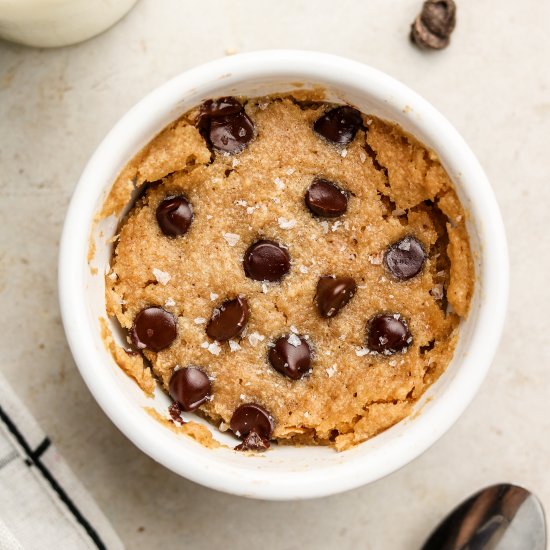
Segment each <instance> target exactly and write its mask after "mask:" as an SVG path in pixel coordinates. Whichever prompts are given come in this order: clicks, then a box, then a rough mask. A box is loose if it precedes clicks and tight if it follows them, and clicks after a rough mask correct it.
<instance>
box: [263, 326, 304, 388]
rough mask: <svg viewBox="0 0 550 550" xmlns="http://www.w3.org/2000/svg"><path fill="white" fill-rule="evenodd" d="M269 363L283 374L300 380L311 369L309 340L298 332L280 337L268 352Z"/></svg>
mask: <svg viewBox="0 0 550 550" xmlns="http://www.w3.org/2000/svg"><path fill="white" fill-rule="evenodd" d="M267 357H268V359H269V363H270V364H271V366H272V367H273V368H274V369H275V370H276V371H279V372H280V373H281V374H284V375H285V376H288V377H289V378H292V380H299V379H300V378H302V377H303V376H305V375H306V374H308V373H309V371H310V370H311V348H310V347H309V344H308V343H307V340H306V339H305V338H303V337H301V336H298V335H297V334H293V333H292V334H289V335H286V336H282V337H281V338H279V339H278V340H277V341H276V342H275V344H274V345H273V347H271V348H269V352H268V354H267Z"/></svg>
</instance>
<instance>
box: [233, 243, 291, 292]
mask: <svg viewBox="0 0 550 550" xmlns="http://www.w3.org/2000/svg"><path fill="white" fill-rule="evenodd" d="M243 267H244V272H245V273H246V276H247V277H250V278H251V279H254V280H255V281H271V282H273V281H279V280H281V279H282V278H283V277H284V276H285V275H286V274H287V273H288V270H289V269H290V256H289V254H288V251H287V250H286V249H285V248H283V247H282V246H281V245H279V244H277V243H276V242H273V241H266V240H261V241H256V242H255V243H254V244H253V245H251V246H250V247H249V248H248V250H247V251H246V252H245V254H244V260H243Z"/></svg>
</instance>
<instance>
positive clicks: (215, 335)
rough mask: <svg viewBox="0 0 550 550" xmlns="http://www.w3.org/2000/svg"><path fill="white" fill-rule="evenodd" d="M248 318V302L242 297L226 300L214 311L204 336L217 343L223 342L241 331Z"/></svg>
mask: <svg viewBox="0 0 550 550" xmlns="http://www.w3.org/2000/svg"><path fill="white" fill-rule="evenodd" d="M249 316H250V313H249V310H248V302H247V300H246V298H245V297H244V296H238V297H237V298H234V299H233V300H226V301H225V302H223V304H221V305H220V306H219V307H217V308H216V309H215V310H214V313H213V314H212V317H211V318H210V321H209V322H208V325H206V334H208V336H210V338H212V339H214V340H218V342H225V341H226V340H229V339H231V338H234V337H235V336H238V335H239V334H240V333H241V332H242V331H243V329H244V327H245V326H246V323H247V322H248V318H249Z"/></svg>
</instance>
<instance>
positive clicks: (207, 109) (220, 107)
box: [199, 97, 243, 120]
mask: <svg viewBox="0 0 550 550" xmlns="http://www.w3.org/2000/svg"><path fill="white" fill-rule="evenodd" d="M242 110H243V106H242V105H241V104H240V103H239V101H238V100H236V99H235V98H234V97H220V98H219V99H209V100H208V101H205V102H204V103H203V104H202V105H201V108H200V114H199V120H202V119H203V118H211V119H212V118H224V117H226V116H231V115H236V114H237V113H240V112H241V111H242Z"/></svg>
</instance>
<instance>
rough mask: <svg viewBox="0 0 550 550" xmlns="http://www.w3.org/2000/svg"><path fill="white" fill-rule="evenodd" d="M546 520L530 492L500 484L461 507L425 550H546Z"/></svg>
mask: <svg viewBox="0 0 550 550" xmlns="http://www.w3.org/2000/svg"><path fill="white" fill-rule="evenodd" d="M545 549H546V520H545V517H544V510H543V508H542V504H541V502H540V500H539V499H538V498H537V497H536V496H535V495H534V494H533V493H531V492H530V491H528V490H527V489H524V488H523V487H519V486H517V485H511V484H509V483H500V484H498V485H492V486H490V487H486V488H485V489H482V490H481V491H479V492H478V493H476V494H474V495H472V496H471V497H470V498H468V499H467V500H465V501H464V502H463V503H462V504H460V505H459V506H457V507H456V508H455V509H454V510H453V511H452V512H451V513H450V514H449V515H448V516H447V517H446V518H445V519H444V520H443V521H442V522H441V523H440V524H439V525H438V526H437V528H436V529H435V530H434V531H433V533H432V534H431V535H430V537H429V539H428V540H427V541H426V542H425V543H424V546H422V549H421V550H545Z"/></svg>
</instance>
